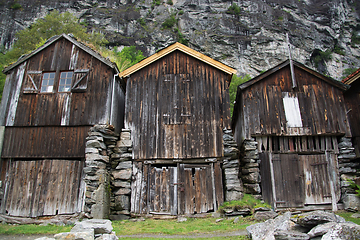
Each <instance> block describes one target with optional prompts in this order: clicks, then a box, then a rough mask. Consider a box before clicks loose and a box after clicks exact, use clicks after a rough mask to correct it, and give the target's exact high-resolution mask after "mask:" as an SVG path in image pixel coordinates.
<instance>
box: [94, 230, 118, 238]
mask: <svg viewBox="0 0 360 240" xmlns="http://www.w3.org/2000/svg"><path fill="white" fill-rule="evenodd" d="M118 239H119V238H118V237H117V236H116V234H115V233H114V232H112V233H111V234H102V235H101V236H100V237H98V238H96V240H118Z"/></svg>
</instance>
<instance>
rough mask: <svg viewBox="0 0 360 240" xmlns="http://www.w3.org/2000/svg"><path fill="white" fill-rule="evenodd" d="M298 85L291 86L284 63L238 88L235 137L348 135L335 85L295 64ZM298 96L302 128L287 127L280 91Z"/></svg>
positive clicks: (343, 110)
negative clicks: (279, 67)
mask: <svg viewBox="0 0 360 240" xmlns="http://www.w3.org/2000/svg"><path fill="white" fill-rule="evenodd" d="M295 76H296V81H297V85H298V86H297V87H296V88H295V89H293V88H292V87H291V74H290V68H289V67H284V68H282V69H280V70H278V71H277V72H275V73H273V74H271V75H269V76H267V77H266V78H265V79H262V80H261V81H259V82H257V83H255V84H253V85H251V86H249V87H248V88H245V89H244V90H243V91H239V92H238V94H240V98H241V100H239V101H240V102H241V103H242V104H238V105H237V106H238V107H239V108H240V109H238V118H237V122H236V123H235V125H236V126H235V129H236V133H235V135H236V139H237V141H240V139H246V138H247V139H249V138H251V137H252V136H264V135H277V136H280V135H288V136H289V135H295V136H296V135H298V136H300V135H344V134H345V135H346V136H350V129H349V125H348V119H347V116H346V109H345V105H344V97H343V92H342V91H341V90H340V89H338V88H337V87H335V86H333V85H330V84H329V83H327V82H325V81H323V80H321V79H319V78H317V77H316V76H314V75H312V74H310V73H308V72H306V71H304V70H302V69H300V68H298V67H296V66H295ZM285 92H289V93H292V95H294V96H297V98H298V101H299V106H300V113H301V117H302V127H301V128H288V127H287V124H286V117H285V112H284V106H283V100H282V98H283V93H285Z"/></svg>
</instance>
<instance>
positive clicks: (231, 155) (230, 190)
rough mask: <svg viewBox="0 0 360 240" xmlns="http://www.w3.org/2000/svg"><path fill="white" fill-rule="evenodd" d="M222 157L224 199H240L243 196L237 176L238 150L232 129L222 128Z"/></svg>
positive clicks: (238, 165)
mask: <svg viewBox="0 0 360 240" xmlns="http://www.w3.org/2000/svg"><path fill="white" fill-rule="evenodd" d="M223 144H224V159H223V170H224V179H225V201H233V200H240V199H242V197H243V186H242V182H241V179H240V178H239V169H240V163H239V156H240V154H239V153H240V151H239V149H238V148H237V144H236V142H235V141H234V138H233V135H232V131H231V130H227V129H224V134H223Z"/></svg>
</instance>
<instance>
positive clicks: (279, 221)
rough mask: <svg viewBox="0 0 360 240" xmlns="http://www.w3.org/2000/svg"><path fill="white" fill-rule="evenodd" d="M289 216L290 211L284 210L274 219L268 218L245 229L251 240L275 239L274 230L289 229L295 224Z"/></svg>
mask: <svg viewBox="0 0 360 240" xmlns="http://www.w3.org/2000/svg"><path fill="white" fill-rule="evenodd" d="M290 217H291V213H290V212H286V213H285V214H283V215H281V216H278V217H276V218H275V219H269V220H267V221H265V222H263V223H257V224H254V225H251V226H248V227H247V228H246V231H247V232H248V235H249V236H250V237H251V238H252V239H253V240H260V239H261V240H262V239H275V237H274V233H275V232H276V231H289V230H291V228H292V227H293V226H294V225H295V223H294V222H292V221H291V220H290Z"/></svg>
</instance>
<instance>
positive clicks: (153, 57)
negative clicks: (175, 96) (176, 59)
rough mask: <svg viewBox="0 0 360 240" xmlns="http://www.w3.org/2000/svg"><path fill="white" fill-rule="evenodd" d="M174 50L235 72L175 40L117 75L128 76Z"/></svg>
mask: <svg viewBox="0 0 360 240" xmlns="http://www.w3.org/2000/svg"><path fill="white" fill-rule="evenodd" d="M175 50H179V51H181V52H184V53H186V54H188V55H190V56H192V57H194V58H196V59H198V60H200V61H203V62H205V63H207V64H209V65H211V66H213V67H215V68H217V69H220V70H221V71H223V72H226V73H227V74H230V75H231V74H235V73H236V70H235V69H233V68H231V67H229V66H227V65H225V64H223V63H221V62H218V61H216V60H214V59H212V58H210V57H208V56H206V55H204V54H202V53H199V52H197V51H195V50H193V49H191V48H189V47H187V46H185V45H183V44H181V43H179V42H176V43H174V44H172V45H170V46H168V47H166V48H164V49H162V50H161V51H159V52H157V53H155V54H153V55H151V56H150V57H148V58H145V59H144V60H142V61H141V62H139V63H137V64H135V65H133V66H131V67H129V68H128V69H126V70H124V71H123V72H121V73H119V77H120V78H124V77H128V76H130V75H131V74H133V73H134V72H137V71H139V70H140V69H142V68H144V67H146V66H148V65H150V64H151V63H153V62H155V61H157V60H159V59H160V58H162V57H164V56H166V55H168V54H170V53H172V52H174V51H175Z"/></svg>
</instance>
